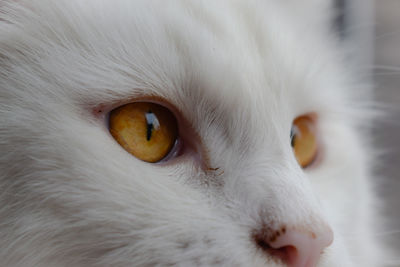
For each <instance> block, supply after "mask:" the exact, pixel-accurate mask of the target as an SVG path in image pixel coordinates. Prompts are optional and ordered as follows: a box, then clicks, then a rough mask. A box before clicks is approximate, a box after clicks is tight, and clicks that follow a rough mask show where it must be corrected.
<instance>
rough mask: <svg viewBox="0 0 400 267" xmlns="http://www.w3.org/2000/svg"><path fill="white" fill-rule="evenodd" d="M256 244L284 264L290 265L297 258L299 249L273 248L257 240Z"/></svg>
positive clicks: (287, 247)
mask: <svg viewBox="0 0 400 267" xmlns="http://www.w3.org/2000/svg"><path fill="white" fill-rule="evenodd" d="M256 244H257V245H258V247H260V248H261V249H262V250H263V251H265V252H266V253H267V254H268V255H270V256H272V257H273V258H275V259H278V260H280V261H281V262H282V263H284V264H290V263H291V262H293V261H294V259H295V258H296V257H297V249H296V247H294V246H284V247H281V248H272V247H271V246H270V245H269V244H268V243H266V242H265V241H264V240H261V239H259V240H257V239H256Z"/></svg>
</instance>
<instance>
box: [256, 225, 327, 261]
mask: <svg viewBox="0 0 400 267" xmlns="http://www.w3.org/2000/svg"><path fill="white" fill-rule="evenodd" d="M259 238H260V236H259V235H258V237H256V242H257V244H258V245H259V246H261V247H262V248H263V249H264V250H266V251H267V252H268V253H269V254H270V255H272V256H273V257H276V258H278V259H280V260H281V261H282V262H283V263H285V264H287V265H288V266H289V267H315V266H316V264H317V262H318V260H319V257H320V255H321V253H322V251H323V249H324V248H325V247H327V246H329V245H330V244H331V243H332V241H333V233H332V230H331V229H330V228H329V227H326V228H324V230H323V231H320V232H319V233H318V234H315V233H314V232H311V231H305V230H296V229H295V228H293V229H290V228H289V229H287V228H286V227H283V228H281V229H280V230H279V231H274V234H273V235H272V237H271V236H270V235H269V238H268V239H266V238H263V240H260V239H259Z"/></svg>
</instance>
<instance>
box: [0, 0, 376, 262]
mask: <svg viewBox="0 0 400 267" xmlns="http://www.w3.org/2000/svg"><path fill="white" fill-rule="evenodd" d="M21 2H22V3H21ZM23 2H27V3H23ZM277 2H279V1H277ZM14 4H15V3H14ZM19 4H21V5H22V6H24V8H23V9H21V8H17V9H16V10H13V9H9V7H8V6H7V5H6V7H3V9H4V13H5V14H14V15H12V16H11V15H10V16H8V15H3V14H2V15H1V16H4V20H5V21H3V22H2V24H1V26H0V56H1V70H0V88H1V100H0V114H1V116H0V122H1V124H0V137H1V142H0V149H1V151H2V155H1V156H0V163H1V165H0V166H1V172H0V218H1V222H0V258H2V259H3V260H2V261H3V262H5V264H6V265H4V266H44V267H47V266H154V265H159V266H170V265H179V266H213V265H214V266H223V265H225V266H282V264H283V263H286V264H287V265H290V266H295V267H303V266H307V267H308V266H314V265H315V264H317V262H318V266H322V267H328V266H331V267H333V266H335V267H337V266H376V264H377V263H376V260H377V258H379V254H378V252H377V250H376V245H375V241H374V240H373V238H372V235H373V232H374V231H373V230H372V228H371V225H370V224H371V219H370V217H371V214H372V211H371V207H370V206H369V205H370V201H371V200H370V197H371V196H370V193H369V188H368V186H369V184H368V183H367V180H366V179H367V178H368V170H367V169H366V167H365V165H366V161H367V159H368V157H367V155H366V154H367V153H368V152H367V151H365V148H364V147H363V146H362V144H363V133H362V132H359V131H358V130H357V128H355V126H354V116H353V115H354V114H358V113H357V108H356V106H355V105H356V103H357V101H361V100H360V99H361V98H362V97H360V95H362V94H360V93H359V92H358V93H359V94H357V92H355V91H354V88H351V83H352V80H351V79H349V77H347V74H348V70H346V71H343V69H344V66H343V65H342V64H341V63H340V60H339V59H338V57H339V54H340V53H339V51H338V50H336V49H334V48H333V47H334V45H332V43H333V41H332V40H331V39H329V37H328V34H326V33H325V31H324V29H323V28H324V27H322V26H321V25H318V26H315V25H314V26H312V25H311V24H310V23H309V22H310V21H313V20H305V19H304V17H301V16H299V17H296V16H294V15H293V14H294V13H293V11H291V10H290V9H287V8H288V7H289V6H287V5H286V4H283V3H275V1H209V2H208V3H207V2H206V1H168V3H167V2H163V1H125V0H116V1H94V0H90V1H78V0H71V1H47V0H40V1H39V0H38V1H18V4H15V5H16V6H17V5H19ZM311 14H312V13H311ZM301 19H303V20H304V21H303V20H301ZM6 21H7V22H6ZM8 21H11V22H12V23H11V24H10V23H8ZM322 21H323V20H321V22H322ZM313 22H315V21H313ZM349 76H350V75H349ZM365 94H366V93H365ZM137 102H148V103H154V104H157V105H161V106H164V107H166V108H167V109H168V110H170V112H172V114H173V116H174V117H175V119H176V124H177V128H178V130H177V131H178V133H177V135H174V137H173V138H177V139H179V145H180V147H178V148H176V147H175V148H172V149H173V150H174V149H175V150H176V151H178V152H177V153H175V154H174V155H170V156H169V157H168V158H167V159H164V160H162V161H161V162H158V163H148V162H144V161H142V160H140V159H138V158H137V157H136V156H135V155H134V154H130V153H128V152H127V151H126V150H124V148H123V147H122V146H121V145H120V144H119V143H118V142H117V141H116V140H115V138H114V137H115V134H114V137H113V135H112V134H110V131H109V124H110V123H109V119H110V112H112V110H114V109H116V108H118V107H120V106H123V105H125V104H129V103H137ZM298 118H300V119H301V118H306V119H307V120H308V121H309V123H310V124H312V127H311V128H313V129H314V131H313V132H312V134H313V136H314V137H315V138H316V139H315V140H317V141H315V140H314V139H313V140H314V141H315V143H314V145H315V148H316V151H317V152H316V153H315V155H313V156H312V158H311V159H310V162H308V163H307V164H301V163H299V155H297V154H296V151H295V149H294V148H293V146H294V145H293V140H291V129H292V128H293V123H294V122H296V119H298ZM174 123H175V122H174ZM295 124H296V123H295ZM153 126H154V125H153ZM153 126H152V127H153ZM294 126H296V125H294ZM147 130H148V129H147ZM116 131H117V130H116ZM149 138H150V137H149ZM174 140H175V139H174ZM174 140H173V142H174ZM300 153H301V152H300ZM296 156H297V159H296ZM302 165H303V166H302ZM332 240H333V242H332Z"/></svg>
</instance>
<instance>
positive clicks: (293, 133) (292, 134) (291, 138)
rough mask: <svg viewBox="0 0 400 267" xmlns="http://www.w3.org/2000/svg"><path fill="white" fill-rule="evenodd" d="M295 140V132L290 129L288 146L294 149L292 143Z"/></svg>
mask: <svg viewBox="0 0 400 267" xmlns="http://www.w3.org/2000/svg"><path fill="white" fill-rule="evenodd" d="M295 140H296V131H295V130H294V128H293V127H292V129H291V130H290V145H291V146H292V147H294V142H295Z"/></svg>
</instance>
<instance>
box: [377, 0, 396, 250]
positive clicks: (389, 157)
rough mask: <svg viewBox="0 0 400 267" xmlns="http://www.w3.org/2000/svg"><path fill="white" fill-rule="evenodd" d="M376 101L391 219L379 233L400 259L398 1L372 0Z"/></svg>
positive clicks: (387, 209)
mask: <svg viewBox="0 0 400 267" xmlns="http://www.w3.org/2000/svg"><path fill="white" fill-rule="evenodd" d="M375 12H376V13H375V71H374V79H375V88H376V97H377V100H378V101H379V102H380V103H383V104H384V106H385V107H386V108H385V110H389V114H390V115H389V116H388V117H386V118H385V119H383V120H382V121H381V122H380V123H379V124H378V125H376V128H375V138H376V143H377V144H376V145H377V146H378V148H383V149H384V151H383V156H382V157H381V158H382V159H381V160H382V162H379V163H378V166H379V168H378V172H379V174H381V175H382V178H381V179H382V183H380V191H381V194H382V196H383V197H384V199H385V201H387V202H386V204H385V208H384V211H383V212H384V213H385V214H386V215H387V216H388V217H389V218H390V219H391V220H390V222H389V231H386V232H385V233H382V234H384V235H385V237H389V240H390V242H391V243H392V245H393V247H394V248H395V249H396V251H398V252H399V254H398V255H400V0H375Z"/></svg>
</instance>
